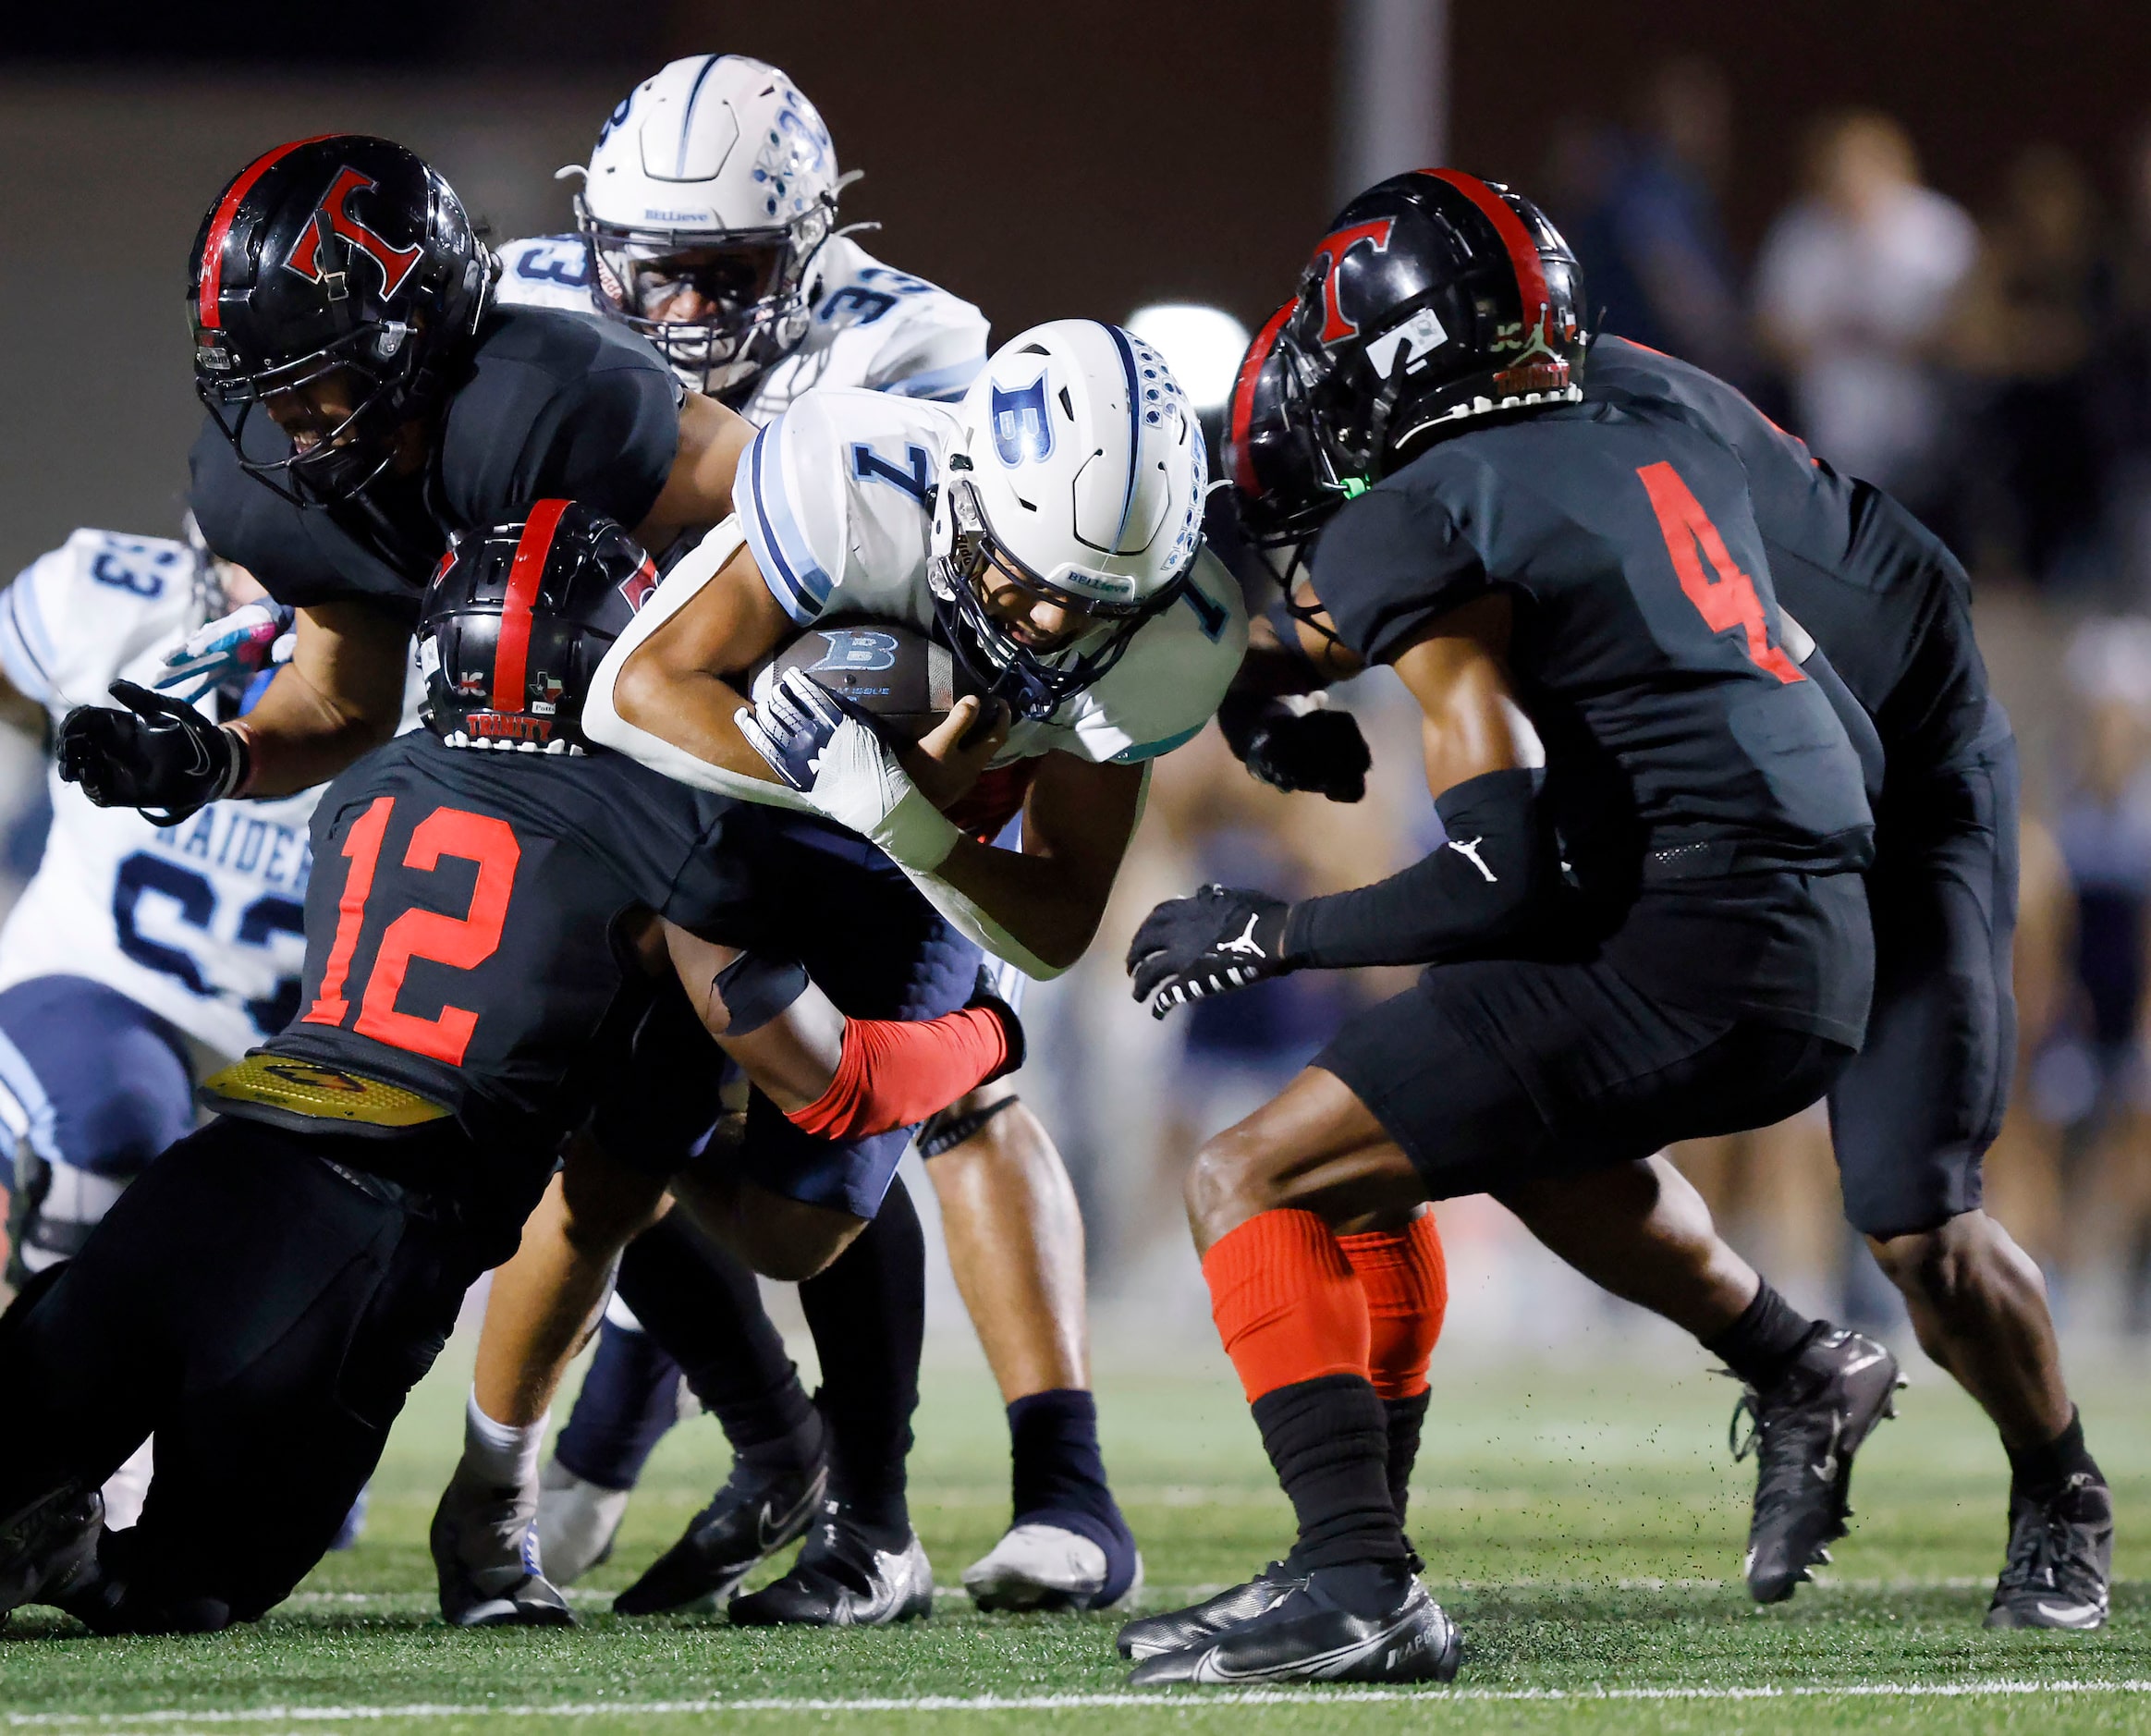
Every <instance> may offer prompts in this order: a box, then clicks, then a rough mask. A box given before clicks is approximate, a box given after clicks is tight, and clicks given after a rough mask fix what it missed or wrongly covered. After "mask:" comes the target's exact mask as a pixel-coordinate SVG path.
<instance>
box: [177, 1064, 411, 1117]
mask: <svg viewBox="0 0 2151 1736" xmlns="http://www.w3.org/2000/svg"><path fill="white" fill-rule="evenodd" d="M202 1094H204V1095H205V1096H208V1097H209V1098H211V1099H213V1102H212V1106H213V1107H214V1106H215V1105H214V1100H222V1101H223V1102H226V1103H252V1104H259V1105H261V1106H263V1107H264V1108H271V1109H282V1110H284V1111H285V1112H286V1113H287V1114H291V1115H304V1116H312V1117H313V1118H314V1119H316V1120H322V1121H346V1122H357V1123H359V1124H361V1125H363V1126H366V1127H385V1128H401V1127H422V1126H424V1125H425V1124H426V1123H427V1122H429V1121H439V1120H444V1119H446V1117H447V1114H448V1111H447V1110H446V1109H445V1108H443V1107H442V1106H440V1105H439V1104H437V1103H435V1102H434V1101H433V1100H432V1099H431V1098H428V1097H422V1096H420V1095H419V1094H418V1093H417V1092H415V1091H406V1090H405V1089H404V1088H403V1087H402V1086H401V1085H391V1084H388V1083H386V1082H384V1081H382V1080H378V1079H366V1078H363V1077H361V1075H359V1074H357V1073H347V1072H345V1071H344V1070H343V1069H341V1068H339V1067H328V1066H324V1064H322V1063H321V1062H319V1061H302V1060H299V1059H298V1058H297V1057H294V1056H289V1055H274V1054H268V1053H256V1054H253V1055H250V1056H248V1057H246V1059H245V1060H243V1061H239V1062H237V1063H236V1064H234V1065H233V1066H230V1067H227V1068H226V1069H225V1070H223V1071H222V1072H220V1073H212V1074H211V1075H210V1076H209V1077H208V1078H207V1079H205V1080H203V1081H202Z"/></svg>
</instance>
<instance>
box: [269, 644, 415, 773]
mask: <svg viewBox="0 0 2151 1736" xmlns="http://www.w3.org/2000/svg"><path fill="white" fill-rule="evenodd" d="M409 656H410V630H409V628H408V627H406V626H405V625H404V624H403V623H402V622H400V621H398V620H397V619H395V618H394V617H391V616H389V615H387V614H385V613H384V612H383V611H381V610H379V609H376V608H373V607H372V606H371V605H367V604H364V603H351V602H346V603H324V604H320V605H316V606H314V607H312V608H308V609H300V610H299V618H298V622H297V625H296V627H295V630H294V638H293V641H292V651H291V661H290V662H289V663H288V664H287V665H285V666H284V668H283V669H282V670H281V671H280V672H279V673H278V675H277V677H276V679H275V680H274V681H272V682H270V683H269V686H268V688H267V690H266V691H264V692H263V695H262V697H261V699H260V700H259V701H258V702H257V703H255V705H254V708H253V709H252V710H251V711H250V712H249V713H248V714H247V715H246V718H245V721H244V722H243V723H239V724H235V725H231V726H227V727H232V728H235V729H240V730H243V731H244V732H245V735H246V739H247V747H248V752H249V757H250V759H251V770H250V772H249V775H248V777H247V781H246V783H245V784H244V785H243V786H242V787H241V789H240V790H239V791H238V792H236V793H240V794H244V795H250V796H288V795H291V794H293V793H294V792H296V791H298V790H301V789H312V787H313V786H314V785H315V784H319V783H325V782H326V781H327V780H328V779H329V778H332V777H334V776H336V774H337V773H338V772H340V771H342V770H343V769H344V767H345V766H347V765H349V764H352V762H354V761H355V760H357V759H358V758H359V757H360V756H361V754H364V753H368V752H372V751H373V749H375V748H377V747H379V746H380V745H381V744H382V743H383V742H384V741H386V740H388V739H389V738H390V737H391V736H393V735H395V733H396V726H397V723H398V722H400V721H401V719H402V717H403V690H404V681H405V679H406V675H407V673H408V669H409Z"/></svg>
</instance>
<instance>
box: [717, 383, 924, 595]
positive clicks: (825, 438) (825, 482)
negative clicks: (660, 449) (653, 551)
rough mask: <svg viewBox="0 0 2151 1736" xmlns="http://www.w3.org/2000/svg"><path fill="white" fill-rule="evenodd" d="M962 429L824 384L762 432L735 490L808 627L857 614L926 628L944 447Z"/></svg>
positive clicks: (752, 538)
mask: <svg viewBox="0 0 2151 1736" xmlns="http://www.w3.org/2000/svg"><path fill="white" fill-rule="evenodd" d="M956 433H957V423H956V418H955V416H954V414H953V413H952V412H951V411H949V410H946V409H944V408H942V407H941V406H939V405H935V404H926V403H921V402H916V401H912V400H907V399H901V398H893V397H888V396H887V395H886V394H884V393H880V392H868V391H834V390H833V391H817V392H814V393H813V394H811V395H810V396H808V397H804V398H802V399H801V401H800V402H799V403H797V404H795V405H793V406H792V408H791V409H790V410H787V411H786V412H785V413H784V414H783V415H782V416H780V417H778V418H777V419H776V421H775V422H771V423H770V424H769V426H768V427H766V428H764V430H763V431H762V432H761V433H760V434H757V435H755V437H754V439H753V441H752V443H751V444H750V445H749V446H748V448H747V450H746V452H745V454H744V455H743V456H742V457H741V458H740V460H739V476H738V479H737V481H736V482H735V483H734V484H733V491H732V497H733V501H734V504H735V507H736V508H737V510H738V512H739V523H740V527H741V529H742V530H743V531H744V532H746V536H747V545H748V547H749V548H750V549H751V550H752V552H753V555H754V559H755V562H756V564H757V565H758V566H759V567H760V568H762V576H763V579H764V581H765V582H766V583H767V584H768V586H769V589H770V592H771V593H772V594H773V595H775V596H776V600H777V602H778V603H779V604H780V605H782V606H783V608H784V611H785V613H786V614H787V615H788V616H790V617H791V618H792V619H793V620H795V621H797V622H798V623H799V624H800V625H801V626H802V627H804V626H806V625H808V624H809V623H811V622H813V621H814V620H816V619H818V618H819V617H821V616H823V615H824V614H840V613H851V612H859V613H863V614H869V615H879V616H883V617H888V618H892V619H898V620H907V621H910V622H911V623H912V624H914V625H916V626H921V627H923V626H924V625H925V624H926V623H927V622H928V621H930V620H931V619H932V618H933V614H934V605H933V598H932V596H931V594H930V593H929V592H928V590H927V587H926V559H927V556H928V553H929V549H930V545H931V541H932V530H933V500H934V488H935V483H937V481H938V480H939V477H940V473H941V455H942V453H943V451H944V450H946V448H947V444H948V442H949V441H950V440H952V439H953V438H954V437H955V435H956Z"/></svg>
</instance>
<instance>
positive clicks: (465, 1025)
mask: <svg viewBox="0 0 2151 1736" xmlns="http://www.w3.org/2000/svg"><path fill="white" fill-rule="evenodd" d="M395 806H396V798H395V797H393V796H379V797H376V798H375V799H374V801H373V805H372V806H371V807H369V808H368V809H367V810H366V812H365V813H362V814H361V815H360V816H359V819H358V822H357V823H356V824H355V825H353V826H352V827H351V830H350V834H349V836H348V837H346V838H345V839H344V850H343V853H344V856H345V859H346V860H347V861H348V862H350V864H351V867H350V872H349V873H348V874H347V875H346V877H345V880H344V891H343V896H342V897H341V898H339V899H337V900H336V940H335V942H334V943H333V944H332V945H331V946H330V947H329V956H328V963H327V965H326V967H325V968H324V970H323V972H322V973H321V992H320V994H318V995H317V996H315V997H314V1002H313V1005H312V1007H310V1008H308V1009H306V1012H305V1014H304V1015H303V1017H302V1018H301V1020H300V1022H301V1023H303V1024H310V1025H334V1026H336V1027H337V1028H339V1029H340V1028H341V1027H342V1025H343V1022H344V1020H345V1019H346V1017H348V1014H349V1013H350V1010H351V1004H350V1002H349V1001H348V1000H346V999H345V998H344V986H345V983H346V980H347V979H348V977H349V975H350V973H351V960H352V957H353V956H354V955H355V954H356V953H357V952H358V950H359V939H360V936H361V935H362V934H363V933H364V932H365V927H366V905H367V901H368V900H369V899H371V898H372V897H373V870H374V867H375V866H376V864H378V862H380V860H381V842H382V839H383V838H384V837H386V836H387V833H388V819H389V814H390V812H391V811H392V810H393V809H394V808H395ZM444 856H453V857H456V858H458V859H459V860H461V861H464V862H476V863H477V864H478V884H477V886H475V887H474V888H473V889H472V890H471V909H470V911H469V913H468V914H466V915H463V916H444V915H442V914H441V912H440V911H404V912H403V913H402V914H401V915H400V916H398V917H397V919H396V920H395V921H394V922H392V923H389V924H388V929H387V932H386V933H385V934H384V935H382V936H381V945H380V947H379V948H378V950H376V952H375V953H374V955H373V971H372V972H371V973H370V974H369V975H368V977H367V978H366V987H365V992H364V993H363V994H362V995H361V996H360V999H359V1019H358V1022H357V1023H356V1024H354V1025H353V1026H352V1027H351V1029H352V1031H353V1032H355V1033H357V1034H358V1035H360V1036H362V1037H372V1038H373V1039H374V1040H375V1041H376V1042H379V1043H385V1044H387V1045H389V1046H390V1047H392V1048H398V1049H407V1050H409V1052H410V1053H411V1054H413V1055H423V1056H427V1057H431V1058H432V1059H434V1060H436V1061H446V1063H447V1064H448V1065H449V1066H450V1067H460V1066H461V1065H462V1064H463V1051H464V1050H465V1049H467V1048H468V1047H470V1045H471V1033H472V1032H473V1031H475V1030H476V1029H477V1028H478V1015H477V1014H476V1013H475V1012H472V1011H471V1010H470V1009H468V1008H463V1007H446V1006H444V1007H443V1008H442V1009H441V1012H440V1016H439V1017H438V1018H436V1019H421V1018H420V1017H418V1015H417V1014H415V1013H407V1012H398V1011H397V1009H396V997H397V996H398V995H400V994H401V993H402V992H403V979H404V977H405V975H406V974H407V973H408V972H409V970H410V963H411V960H413V959H430V960H434V962H435V963H437V964H445V965H447V966H448V967H449V968H450V969H451V970H457V971H470V970H474V969H476V968H477V967H478V966H479V965H481V964H483V963H484V962H485V960H488V959H490V958H492V957H493V955H494V952H495V949H496V948H497V947H499V946H500V931H501V928H502V927H503V925H504V924H505V923H507V899H508V894H509V892H510V891H511V890H513V888H514V886H515V877H516V864H517V863H518V862H519V861H521V859H522V846H521V845H519V843H517V842H516V835H515V829H514V828H513V827H512V826H510V825H508V823H507V821H506V820H496V819H495V818H493V817H492V816H491V815H489V814H483V813H465V812H464V811H463V810H462V809H460V808H435V809H434V811H433V813H430V814H428V815H427V816H426V817H425V818H424V819H423V820H421V821H420V822H419V824H418V825H417V827H416V828H415V829H414V830H413V831H412V832H411V835H410V843H409V846H408V847H407V848H406V849H405V850H404V852H403V865H404V866H405V867H406V868H415V869H417V870H418V871H419V872H420V873H422V874H431V873H432V872H433V871H434V869H435V868H438V867H439V866H440V864H441V858H442V857H444Z"/></svg>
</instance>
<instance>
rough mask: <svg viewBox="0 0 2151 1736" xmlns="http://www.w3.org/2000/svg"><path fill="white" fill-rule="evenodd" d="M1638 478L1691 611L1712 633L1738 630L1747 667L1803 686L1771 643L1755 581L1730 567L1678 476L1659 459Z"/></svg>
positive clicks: (1794, 669) (1699, 507) (1697, 503)
mask: <svg viewBox="0 0 2151 1736" xmlns="http://www.w3.org/2000/svg"><path fill="white" fill-rule="evenodd" d="M1636 477H1637V479H1638V480H1639V481H1640V482H1641V483H1643V485H1644V493H1645V494H1647V495H1650V497H1651V510H1652V511H1653V512H1655V513H1656V514H1657V515H1658V530H1659V531H1660V532H1661V533H1662V534H1663V535H1664V536H1665V539H1666V553H1667V554H1668V555H1670V556H1672V557H1673V571H1674V572H1675V573H1676V574H1677V575H1679V577H1680V589H1681V590H1682V591H1683V592H1684V593H1687V597H1688V600H1689V602H1691V603H1693V604H1694V605H1695V612H1696V613H1697V614H1698V615H1700V616H1702V617H1703V621H1704V625H1705V626H1706V627H1708V628H1709V629H1710V630H1711V631H1712V632H1714V633H1722V632H1726V631H1729V630H1731V629H1732V628H1735V627H1737V628H1739V629H1741V630H1742V635H1743V637H1744V639H1745V642H1746V643H1745V648H1746V650H1747V654H1748V661H1749V662H1751V663H1753V664H1754V665H1755V666H1757V667H1758V668H1762V669H1767V670H1768V671H1769V672H1770V673H1771V674H1772V675H1774V676H1776V677H1777V678H1778V679H1779V680H1780V681H1804V680H1806V679H1807V677H1805V676H1804V675H1803V674H1801V672H1800V666H1799V665H1798V664H1796V663H1794V662H1793V661H1792V659H1791V658H1790V657H1789V656H1787V655H1786V654H1785V653H1784V652H1783V651H1781V650H1779V649H1778V647H1777V646H1776V645H1773V644H1772V643H1771V642H1770V623H1769V621H1768V619H1767V617H1765V615H1764V613H1763V599H1762V598H1761V597H1759V596H1757V595H1756V594H1755V581H1754V580H1753V579H1751V578H1750V577H1749V576H1748V575H1747V574H1746V573H1744V572H1742V570H1741V569H1740V568H1739V567H1738V566H1737V565H1735V564H1734V561H1733V557H1732V554H1731V552H1730V551H1729V549H1728V548H1727V547H1726V545H1725V538H1724V537H1722V536H1720V535H1719V534H1718V533H1717V526H1716V525H1715V524H1713V523H1711V521H1710V515H1709V514H1708V513H1707V512H1705V511H1704V509H1703V503H1702V502H1701V501H1700V500H1698V499H1696V498H1695V495H1694V494H1693V492H1692V491H1691V490H1690V489H1689V486H1688V484H1687V483H1684V482H1682V481H1681V480H1680V471H1676V470H1675V469H1674V468H1673V467H1672V466H1671V465H1670V464H1668V463H1666V462H1665V461H1664V460H1663V459H1660V460H1659V461H1658V462H1657V463H1656V464H1645V465H1644V466H1642V467H1641V468H1640V469H1638V470H1637V471H1636ZM1705 560H1707V561H1708V562H1709V563H1710V568H1711V572H1713V573H1716V574H1717V580H1716V581H1715V582H1713V581H1712V579H1711V576H1710V573H1706V572H1705V571H1704V570H1703V563H1704V562H1705Z"/></svg>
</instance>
